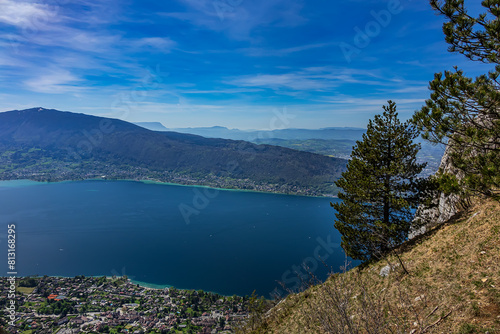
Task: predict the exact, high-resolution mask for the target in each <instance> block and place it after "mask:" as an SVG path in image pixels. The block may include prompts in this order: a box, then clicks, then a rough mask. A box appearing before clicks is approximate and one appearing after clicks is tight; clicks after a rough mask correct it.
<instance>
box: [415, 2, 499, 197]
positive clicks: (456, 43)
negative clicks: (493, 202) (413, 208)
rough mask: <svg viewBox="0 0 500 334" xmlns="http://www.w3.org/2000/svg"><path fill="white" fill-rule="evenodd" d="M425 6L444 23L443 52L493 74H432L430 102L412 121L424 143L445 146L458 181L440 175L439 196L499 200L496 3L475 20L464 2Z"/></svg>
mask: <svg viewBox="0 0 500 334" xmlns="http://www.w3.org/2000/svg"><path fill="white" fill-rule="evenodd" d="M430 3H431V6H432V7H433V8H434V10H436V11H437V12H438V13H440V14H442V15H443V16H445V18H446V19H447V22H445V23H444V25H443V32H444V34H445V36H446V42H448V44H449V45H450V47H449V49H448V50H449V51H450V52H457V53H461V54H463V55H464V56H465V57H467V58H468V59H470V60H471V61H478V62H482V63H485V64H491V65H492V67H494V69H492V70H491V71H490V72H488V74H485V75H481V76H479V77H477V78H476V79H475V80H473V79H471V78H468V77H467V76H465V75H464V73H463V71H461V70H458V68H457V67H455V70H454V71H446V72H445V73H444V76H443V74H442V73H437V74H435V77H434V80H433V81H432V82H430V89H431V91H432V93H431V97H430V99H429V100H427V101H426V105H425V106H424V107H423V108H422V109H421V110H419V111H418V112H417V113H416V114H415V116H414V118H413V121H414V122H415V124H417V126H418V128H419V129H420V130H423V137H424V138H425V139H428V140H429V141H431V142H434V143H448V144H449V150H448V151H449V152H450V158H451V162H452V164H453V166H454V167H456V168H458V170H459V171H460V174H461V175H463V177H461V178H460V179H459V178H457V177H456V175H451V174H443V173H442V172H441V187H442V190H444V191H448V192H455V193H456V192H459V193H461V194H462V195H463V194H465V195H467V194H469V193H473V194H474V193H480V194H484V195H486V196H490V197H492V198H496V199H497V200H500V81H499V76H500V52H499V51H500V0H485V1H483V2H482V6H483V7H484V8H485V13H483V14H481V15H479V16H478V17H472V16H470V15H469V13H468V12H467V9H466V8H465V7H464V1H463V0H444V1H439V0H431V1H430Z"/></svg>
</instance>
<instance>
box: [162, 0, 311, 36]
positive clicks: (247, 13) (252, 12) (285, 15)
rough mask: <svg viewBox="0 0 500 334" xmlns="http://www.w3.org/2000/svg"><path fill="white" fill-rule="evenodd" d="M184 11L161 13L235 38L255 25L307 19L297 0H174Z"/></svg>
mask: <svg viewBox="0 0 500 334" xmlns="http://www.w3.org/2000/svg"><path fill="white" fill-rule="evenodd" d="M178 1H179V2H181V3H183V4H184V5H185V6H186V7H187V8H188V11H186V12H175V13H172V12H170V13H162V15H164V16H167V17H172V18H176V19H179V20H183V21H188V22H190V23H191V24H193V25H196V26H202V27H204V28H208V29H210V30H215V31H225V32H226V33H227V35H228V36H230V37H231V38H234V39H238V40H246V39H251V38H252V36H251V35H252V32H253V31H254V29H256V28H259V27H269V26H273V27H295V26H299V25H302V24H304V23H305V22H307V19H306V18H304V17H303V16H302V15H301V10H302V7H303V4H302V1H299V0H254V1H233V2H227V3H226V2H223V1H206V0H178Z"/></svg>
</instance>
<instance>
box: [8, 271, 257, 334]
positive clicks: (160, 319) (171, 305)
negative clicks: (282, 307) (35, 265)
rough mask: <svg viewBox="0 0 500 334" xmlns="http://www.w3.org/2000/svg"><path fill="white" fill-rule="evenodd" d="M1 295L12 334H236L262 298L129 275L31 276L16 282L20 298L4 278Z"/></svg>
mask: <svg viewBox="0 0 500 334" xmlns="http://www.w3.org/2000/svg"><path fill="white" fill-rule="evenodd" d="M0 291H1V292H2V293H1V297H0V308H1V311H0V321H1V323H0V325H1V326H4V327H5V328H6V329H7V330H8V332H9V333H12V334H14V333H16V334H17V333H22V334H32V333H33V334H34V333H58V334H72V333H135V334H139V333H233V332H234V328H235V327H237V326H239V325H240V324H241V323H242V322H243V321H245V319H247V318H248V316H249V312H248V309H249V304H251V303H252V301H255V299H256V297H255V296H250V297H248V296H245V297H240V296H222V295H219V294H217V293H211V292H204V291H196V290H179V289H176V288H173V287H167V288H163V289H153V288H148V287H144V286H141V285H139V284H135V283H133V282H131V281H130V280H129V279H128V278H127V277H126V276H123V277H105V276H103V277H85V276H76V277H73V278H70V277H50V276H43V277H25V278H21V279H17V280H16V282H15V292H14V295H15V297H14V298H10V297H12V296H9V294H11V292H12V290H11V281H9V279H8V278H7V277H3V278H2V279H1V280H0ZM12 301H13V302H12ZM10 305H14V307H11V306H10ZM10 308H12V310H15V311H13V312H10ZM11 313H12V315H14V317H12V318H11V317H10V315H11ZM11 319H12V320H11Z"/></svg>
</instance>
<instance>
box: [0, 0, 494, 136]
mask: <svg viewBox="0 0 500 334" xmlns="http://www.w3.org/2000/svg"><path fill="white" fill-rule="evenodd" d="M469 2H470V3H471V4H473V3H476V4H477V3H478V2H479V1H475V2H471V1H469ZM466 3H468V2H467V1H466ZM442 23H443V19H442V17H439V16H437V15H436V14H435V13H434V12H433V11H432V9H431V8H430V6H429V5H428V3H427V1H425V0H424V1H423V0H418V1H417V0H372V1H370V0H349V1H326V0H307V1H306V0H252V1H250V0H166V1H158V0H155V1H150V0H137V1H134V0H125V1H115V0H105V1H104V0H95V1H87V0H79V1H73V0H50V1H41V0H40V1H21V0H2V1H1V2H0V31H1V37H0V46H1V48H0V86H1V87H0V89H1V90H0V110H2V111H6V110H12V109H24V108H29V107H35V106H42V107H45V108H55V109H59V110H68V111H74V112H82V113H87V114H93V115H98V116H107V117H115V118H121V119H124V120H127V121H133V122H135V121H159V122H162V123H163V124H164V125H165V126H167V127H188V126H193V127H194V126H213V125H221V126H227V127H230V128H240V129H250V128H252V129H274V128H288V127H295V128H321V127H329V126H357V127H365V126H366V123H367V122H368V120H369V119H370V118H372V117H373V116H374V115H375V114H377V113H380V112H381V110H382V105H383V104H384V103H386V101H387V100H388V99H392V100H394V101H396V103H397V104H398V109H399V111H400V116H401V118H403V119H407V118H409V117H410V116H411V114H412V113H413V111H414V110H416V109H418V108H419V107H420V106H421V105H422V104H423V103H424V101H425V99H426V98H428V96H429V91H428V89H427V87H428V82H429V81H430V80H432V78H433V75H434V73H435V72H440V71H443V70H450V69H452V66H453V65H458V66H459V67H460V68H463V69H464V70H465V71H466V73H467V74H468V75H471V76H474V75H477V74H480V73H483V72H485V71H486V70H487V67H486V65H481V64H478V63H473V62H470V61H467V60H466V59H465V58H464V57H463V56H461V55H457V54H450V53H448V52H447V44H446V43H445V42H444V36H443V34H442V31H441V25H442Z"/></svg>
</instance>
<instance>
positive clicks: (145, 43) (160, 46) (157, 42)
mask: <svg viewBox="0 0 500 334" xmlns="http://www.w3.org/2000/svg"><path fill="white" fill-rule="evenodd" d="M131 44H132V46H133V47H134V48H139V49H140V48H148V49H156V50H158V51H162V52H170V50H171V49H172V48H173V47H175V46H176V45H177V43H176V42H174V41H173V40H171V39H170V38H168V37H145V38H140V39H137V40H133V41H132V42H131Z"/></svg>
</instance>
